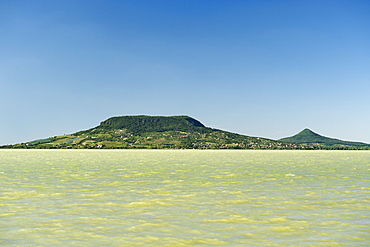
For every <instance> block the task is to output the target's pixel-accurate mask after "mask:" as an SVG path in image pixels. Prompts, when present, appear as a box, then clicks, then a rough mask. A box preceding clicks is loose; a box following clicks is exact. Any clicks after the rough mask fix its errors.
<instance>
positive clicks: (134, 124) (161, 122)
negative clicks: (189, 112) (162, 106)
mask: <svg viewBox="0 0 370 247" xmlns="http://www.w3.org/2000/svg"><path fill="white" fill-rule="evenodd" d="M202 128H205V126H204V125H203V124H202V123H201V122H199V121H198V120H196V119H194V118H191V117H188V116H174V117H162V116H158V117H151V116H123V117H112V118H109V119H107V120H105V121H103V122H101V123H100V126H98V129H106V130H113V129H125V130H126V131H128V132H132V133H134V134H140V133H145V132H163V131H204V130H203V129H202Z"/></svg>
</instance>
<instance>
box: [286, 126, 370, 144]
mask: <svg viewBox="0 0 370 247" xmlns="http://www.w3.org/2000/svg"><path fill="white" fill-rule="evenodd" d="M279 141H281V142H286V143H296V144H310V145H321V146H329V147H339V146H353V147H370V144H366V143H362V142H350V141H342V140H339V139H334V138H329V137H325V136H322V135H319V134H317V133H315V132H313V131H311V130H310V129H304V130H302V131H301V132H299V133H298V134H296V135H294V136H291V137H286V138H282V139H279Z"/></svg>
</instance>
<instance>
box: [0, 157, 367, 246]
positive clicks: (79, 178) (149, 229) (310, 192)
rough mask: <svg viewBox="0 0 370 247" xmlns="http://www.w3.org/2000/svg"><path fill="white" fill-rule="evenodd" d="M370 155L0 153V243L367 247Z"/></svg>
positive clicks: (38, 244) (7, 244)
mask: <svg viewBox="0 0 370 247" xmlns="http://www.w3.org/2000/svg"><path fill="white" fill-rule="evenodd" d="M369 181H370V152H368V151H265V150H264V151H230V150H225V151H220V150H210V151H201V150H148V151H146V150H1V151H0V245H4V246H140V245H145V246H210V245H224V246H241V245H243V246H369V245H370V184H369Z"/></svg>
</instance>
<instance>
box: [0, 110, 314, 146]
mask: <svg viewBox="0 0 370 247" xmlns="http://www.w3.org/2000/svg"><path fill="white" fill-rule="evenodd" d="M4 147H5V148H56V149H58V148H154V149H155V148H186V149H224V148H232V149H302V148H309V147H308V146H307V145H297V144H291V143H282V142H278V141H274V140H269V139H265V138H258V137H250V136H244V135H239V134H235V133H230V132H227V131H222V130H218V129H212V128H208V127H205V126H204V125H203V124H202V123H201V122H200V121H198V120H196V119H194V118H191V117H189V116H173V117H162V116H122V117H112V118H109V119H107V120H105V121H103V122H101V123H100V125H98V126H97V127H95V128H92V129H88V130H84V131H79V132H76V133H74V134H71V135H65V136H54V137H50V138H46V139H40V140H36V141H31V142H27V143H21V144H16V145H8V146H4ZM4 147H3V148H4Z"/></svg>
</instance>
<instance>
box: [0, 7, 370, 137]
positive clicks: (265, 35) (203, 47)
mask: <svg viewBox="0 0 370 247" xmlns="http://www.w3.org/2000/svg"><path fill="white" fill-rule="evenodd" d="M0 37H1V38H0V54H1V55H0V113H1V115H0V144H11V143H19V142H25V141H30V140H34V139H39V138H45V137H49V136H54V135H63V134H68V133H73V132H76V131H79V130H83V129H88V128H91V127H94V126H96V125H98V124H99V123H100V121H103V120H105V119H107V118H109V117H111V116H123V115H165V116H171V115H189V116H192V117H194V118H196V119H198V120H200V121H201V122H202V123H203V124H205V125H206V126H209V127H213V128H219V129H223V130H228V131H232V132H236V133H240V134H245V135H250V136H260V137H267V138H271V139H278V138H282V137H286V136H291V135H293V134H296V133H297V132H299V131H301V130H302V129H304V128H310V129H312V130H313V131H315V132H317V133H320V134H322V135H325V136H330V137H336V138H340V139H344V140H353V141H363V142H368V143H370V125H369V123H370V97H369V94H370V2H369V1H366V0H362V1H360V0H347V1H344V0H335V1H326V0H320V1H315V0H310V1H297V0H291V1H288V0H287V1H284V0H281V1H275V0H274V1H270V0H264V1H257V0H254V1H248V0H243V1H238V0H227V1H226V0H196V1H195V0H176V1H174V0H157V1H151V0H132V1H131V0H130V1H125V0H122V1H118V0H117V1H113V0H104V1H103V0H100V1H97V0H95V1H94V0H60V1H58V0H54V1H49V0H48V1H47V0H44V1H41V0H34V1H26V0H24V1H21V0H19V1H17V0H16V1H13V0H2V1H0Z"/></svg>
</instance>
